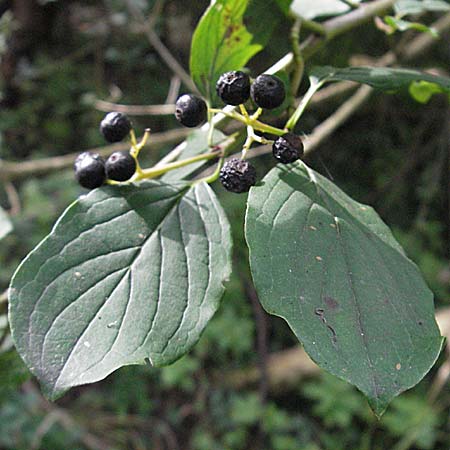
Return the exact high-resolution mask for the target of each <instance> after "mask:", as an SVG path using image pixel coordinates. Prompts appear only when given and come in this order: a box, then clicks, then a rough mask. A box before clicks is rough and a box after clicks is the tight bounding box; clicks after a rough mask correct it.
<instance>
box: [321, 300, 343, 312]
mask: <svg viewBox="0 0 450 450" xmlns="http://www.w3.org/2000/svg"><path fill="white" fill-rule="evenodd" d="M323 300H324V302H325V304H326V305H327V307H328V308H330V309H331V310H335V309H337V308H338V306H339V303H338V302H337V301H336V300H335V299H334V298H332V297H324V298H323Z"/></svg>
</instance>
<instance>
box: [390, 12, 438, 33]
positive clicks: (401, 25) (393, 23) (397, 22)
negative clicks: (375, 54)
mask: <svg viewBox="0 0 450 450" xmlns="http://www.w3.org/2000/svg"><path fill="white" fill-rule="evenodd" d="M383 20H384V22H385V23H386V25H388V27H389V28H390V31H389V32H388V34H393V33H395V32H396V31H407V30H416V31H420V32H421V33H429V34H431V35H432V36H433V37H435V38H437V37H439V35H438V33H437V31H436V30H435V29H434V28H432V27H428V26H427V25H424V24H423V23H419V22H409V21H407V20H402V19H398V18H397V17H393V16H385V17H384V18H383Z"/></svg>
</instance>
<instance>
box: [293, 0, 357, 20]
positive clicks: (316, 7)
mask: <svg viewBox="0 0 450 450" xmlns="http://www.w3.org/2000/svg"><path fill="white" fill-rule="evenodd" d="M355 3H356V2H355ZM349 10H350V6H349V5H348V4H347V3H346V2H344V1H340V0H320V1H317V0H294V1H293V2H292V4H291V11H292V12H293V13H294V14H296V15H297V16H300V17H303V18H304V19H310V20H311V19H315V18H317V17H325V16H336V15H339V14H343V13H345V12H347V11H349Z"/></svg>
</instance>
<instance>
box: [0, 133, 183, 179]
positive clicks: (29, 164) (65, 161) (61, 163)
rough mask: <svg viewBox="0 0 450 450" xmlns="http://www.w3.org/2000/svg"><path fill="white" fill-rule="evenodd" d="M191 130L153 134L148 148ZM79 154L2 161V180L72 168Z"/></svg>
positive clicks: (103, 151) (123, 145)
mask: <svg viewBox="0 0 450 450" xmlns="http://www.w3.org/2000/svg"><path fill="white" fill-rule="evenodd" d="M189 132H190V130H189V129H187V128H176V129H174V130H169V131H164V132H162V133H155V134H152V136H151V140H150V142H149V144H148V146H151V147H157V146H159V145H163V144H169V143H173V142H177V141H179V140H181V139H184V138H185V137H186V136H187V135H188V134H189ZM129 147H130V145H129V144H128V143H127V142H120V143H117V144H111V145H105V146H104V147H95V148H91V149H87V150H84V151H88V152H95V153H99V154H100V155H102V156H106V155H109V154H110V153H112V152H115V151H120V150H126V149H128V148H129ZM77 155H78V152H77V153H69V154H68V155H64V156H54V157H51V158H42V159H35V160H31V161H24V162H10V161H2V160H0V180H4V181H8V180H9V181H10V180H16V179H21V178H26V177H29V176H38V175H42V174H47V173H50V172H54V171H56V170H60V169H67V168H69V167H71V166H72V165H73V163H74V161H75V158H76V157H77Z"/></svg>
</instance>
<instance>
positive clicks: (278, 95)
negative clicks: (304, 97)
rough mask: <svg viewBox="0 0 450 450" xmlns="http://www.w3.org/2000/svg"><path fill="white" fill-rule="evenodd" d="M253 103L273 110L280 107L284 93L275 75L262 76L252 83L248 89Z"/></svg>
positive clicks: (280, 82)
mask: <svg viewBox="0 0 450 450" xmlns="http://www.w3.org/2000/svg"><path fill="white" fill-rule="evenodd" d="M250 94H251V96H252V99H253V101H254V102H255V103H256V104H257V105H258V106H259V107H260V108H266V109H273V108H277V107H278V106H280V105H281V104H282V103H283V101H284V97H285V96H286V92H285V90H284V84H283V82H282V81H281V80H280V79H279V78H278V77H276V76H275V75H267V74H262V75H259V76H258V77H257V78H256V80H255V81H254V82H253V84H252V87H251V89H250Z"/></svg>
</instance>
